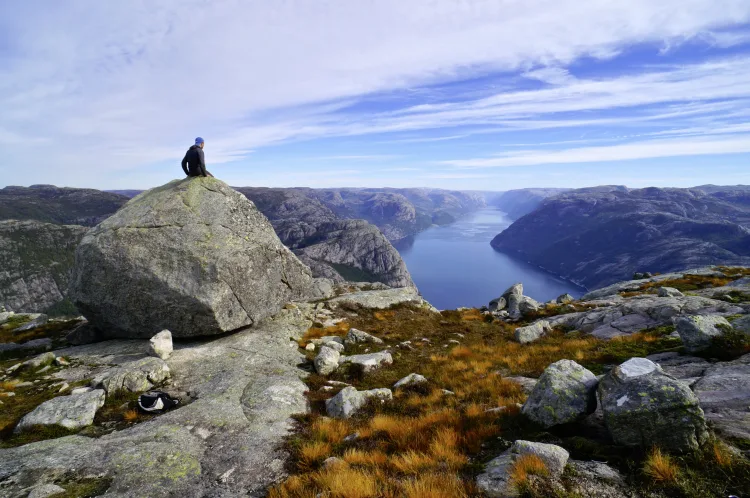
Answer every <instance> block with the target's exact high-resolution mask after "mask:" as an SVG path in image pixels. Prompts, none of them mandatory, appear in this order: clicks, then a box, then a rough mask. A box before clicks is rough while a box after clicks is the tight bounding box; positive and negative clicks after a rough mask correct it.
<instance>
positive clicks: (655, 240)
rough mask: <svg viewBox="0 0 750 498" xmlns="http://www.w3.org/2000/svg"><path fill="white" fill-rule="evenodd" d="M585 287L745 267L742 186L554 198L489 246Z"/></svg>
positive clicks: (617, 190)
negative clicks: (645, 274)
mask: <svg viewBox="0 0 750 498" xmlns="http://www.w3.org/2000/svg"><path fill="white" fill-rule="evenodd" d="M492 246H493V247H494V248H495V249H498V250H501V251H504V252H510V253H514V254H517V255H519V256H520V257H522V258H524V259H526V260H528V261H529V262H531V263H533V264H536V265H539V266H541V267H543V268H546V269H547V270H549V271H552V272H554V273H556V274H558V275H561V276H563V277H565V278H568V279H570V280H573V281H575V282H578V283H580V284H582V285H584V286H586V287H588V288H595V287H600V286H604V285H608V284H610V283H612V282H616V281H618V280H624V279H627V278H630V277H631V276H632V274H633V273H634V272H636V271H650V272H666V271H674V270H680V269H685V268H687V267H691V266H701V265H709V264H737V265H742V264H749V263H750V187H730V188H712V189H710V190H703V189H701V188H696V189H659V188H645V189H638V190H631V189H627V188H625V187H599V188H593V189H581V190H576V191H572V192H569V193H564V194H560V195H558V196H556V197H554V198H551V199H548V200H546V201H545V202H544V203H543V204H542V205H541V207H539V208H538V209H537V210H536V211H534V212H532V213H530V214H528V215H526V216H524V217H522V218H520V219H519V220H518V221H516V222H515V223H513V225H511V226H510V227H508V228H507V229H506V230H505V231H503V232H502V233H500V234H499V235H497V236H496V237H495V238H494V239H493V240H492Z"/></svg>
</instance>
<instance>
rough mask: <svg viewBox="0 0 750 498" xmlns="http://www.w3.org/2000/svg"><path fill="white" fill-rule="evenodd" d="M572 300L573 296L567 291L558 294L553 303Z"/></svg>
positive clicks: (563, 302) (565, 302) (573, 299)
mask: <svg viewBox="0 0 750 498" xmlns="http://www.w3.org/2000/svg"><path fill="white" fill-rule="evenodd" d="M573 301H575V298H574V297H573V296H571V295H570V294H568V293H565V294H563V295H561V296H558V297H557V299H555V303H557V304H568V303H572V302H573Z"/></svg>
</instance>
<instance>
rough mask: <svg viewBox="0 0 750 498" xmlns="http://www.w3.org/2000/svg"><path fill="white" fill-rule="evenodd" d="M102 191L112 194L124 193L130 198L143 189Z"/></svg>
mask: <svg viewBox="0 0 750 498" xmlns="http://www.w3.org/2000/svg"><path fill="white" fill-rule="evenodd" d="M104 192H110V193H112V194H118V195H124V196H125V197H127V198H128V199H132V198H133V197H135V196H136V195H138V194H140V193H141V192H143V190H105V191H104Z"/></svg>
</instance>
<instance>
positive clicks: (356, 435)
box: [342, 432, 359, 443]
mask: <svg viewBox="0 0 750 498" xmlns="http://www.w3.org/2000/svg"><path fill="white" fill-rule="evenodd" d="M358 439H359V432H355V433H354V434H349V435H348V436H346V437H345V438H344V439H342V441H343V442H345V443H353V442H354V441H356V440H358Z"/></svg>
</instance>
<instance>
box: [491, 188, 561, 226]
mask: <svg viewBox="0 0 750 498" xmlns="http://www.w3.org/2000/svg"><path fill="white" fill-rule="evenodd" d="M568 190H569V189H564V188H523V189H518V190H508V191H507V192H503V193H502V194H499V195H494V196H492V197H491V198H490V199H489V201H488V203H489V204H490V205H492V206H495V207H497V208H499V209H500V210H502V211H505V212H506V213H507V214H508V216H509V217H510V219H512V220H517V219H518V218H521V217H522V216H525V215H527V214H529V213H530V212H532V211H534V210H535V209H537V208H538V207H539V206H541V205H542V202H544V200H545V199H547V198H549V197H553V196H555V195H558V194H561V193H563V192H567V191H568Z"/></svg>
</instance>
